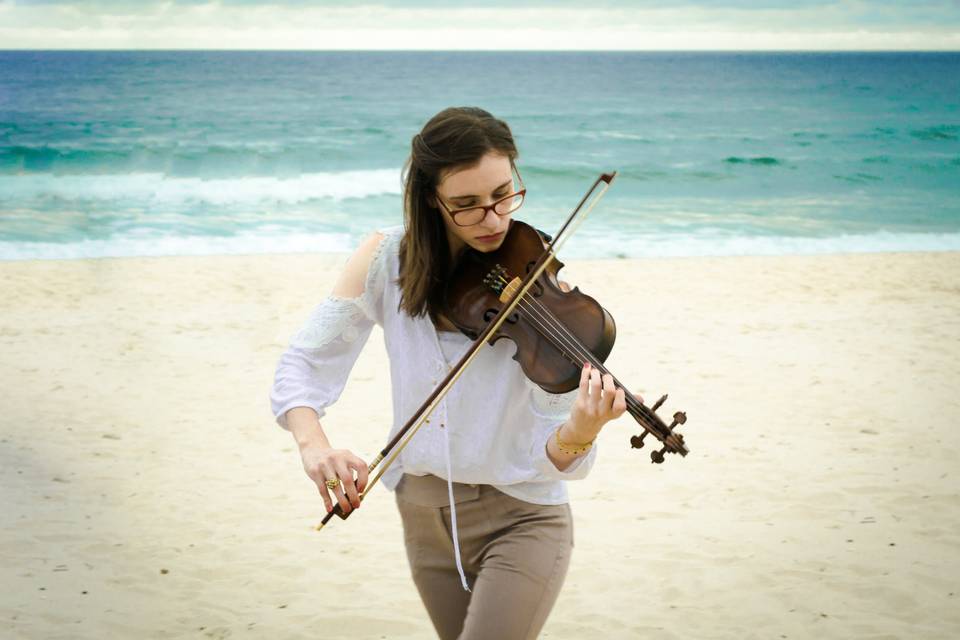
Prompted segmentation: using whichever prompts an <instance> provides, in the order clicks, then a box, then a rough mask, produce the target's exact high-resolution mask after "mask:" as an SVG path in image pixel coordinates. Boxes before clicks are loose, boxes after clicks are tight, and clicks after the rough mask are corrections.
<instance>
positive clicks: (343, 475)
mask: <svg viewBox="0 0 960 640" xmlns="http://www.w3.org/2000/svg"><path fill="white" fill-rule="evenodd" d="M337 477H339V478H340V487H341V488H342V489H343V492H344V493H345V494H346V496H347V499H348V500H349V501H350V504H351V505H353V508H354V509H356V508H358V507H359V506H360V498H359V496H357V487H356V486H355V485H354V484H353V471H352V470H351V469H350V468H349V467H348V466H347V463H346V461H345V460H343V461H340V464H338V465H337Z"/></svg>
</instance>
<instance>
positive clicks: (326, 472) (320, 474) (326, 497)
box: [313, 463, 333, 513]
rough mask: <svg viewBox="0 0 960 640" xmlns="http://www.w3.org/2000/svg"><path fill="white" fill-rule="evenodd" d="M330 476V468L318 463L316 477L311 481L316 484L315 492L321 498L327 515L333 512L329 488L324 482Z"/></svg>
mask: <svg viewBox="0 0 960 640" xmlns="http://www.w3.org/2000/svg"><path fill="white" fill-rule="evenodd" d="M331 474H332V471H331V469H330V467H329V466H328V465H326V464H324V463H320V465H319V469H318V470H317V475H316V477H314V479H313V481H314V482H316V483H317V490H318V491H319V492H320V496H321V497H322V498H323V506H324V507H326V509H327V513H330V512H331V511H333V500H332V499H331V498H330V488H329V487H327V485H326V483H325V482H324V480H325V479H326V478H329V477H330V476H331Z"/></svg>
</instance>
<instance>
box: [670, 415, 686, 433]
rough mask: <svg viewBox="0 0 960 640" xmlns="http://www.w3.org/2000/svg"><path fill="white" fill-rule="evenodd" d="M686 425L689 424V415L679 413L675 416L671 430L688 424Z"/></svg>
mask: <svg viewBox="0 0 960 640" xmlns="http://www.w3.org/2000/svg"><path fill="white" fill-rule="evenodd" d="M686 423H687V414H686V413H684V412H683V411H677V412H676V413H675V414H673V422H671V423H670V429H671V430H672V429H673V428H674V427H675V426H677V425H678V424H686Z"/></svg>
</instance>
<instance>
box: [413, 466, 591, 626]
mask: <svg viewBox="0 0 960 640" xmlns="http://www.w3.org/2000/svg"><path fill="white" fill-rule="evenodd" d="M453 491H454V503H455V504H456V508H457V529H458V531H459V540H460V554H461V559H462V562H463V569H464V573H465V574H466V576H467V584H468V585H469V586H470V589H471V591H470V592H467V591H464V590H463V587H462V586H461V584H460V575H459V573H457V567H456V564H455V561H454V550H453V539H452V537H451V525H450V507H449V500H448V494H447V482H446V480H443V479H441V478H438V477H436V476H432V475H427V476H413V475H409V474H405V475H404V476H403V479H402V480H401V481H400V484H399V485H398V486H397V490H396V500H397V507H398V508H399V510H400V517H401V520H402V521H403V536H404V542H405V544H406V548H407V560H408V561H409V563H410V571H411V573H412V574H413V581H414V583H415V584H416V586H417V590H418V591H419V592H420V598H421V599H422V600H423V604H424V605H425V606H426V608H427V612H428V613H429V614H430V619H431V620H432V621H433V626H434V627H435V628H436V630H437V634H438V635H439V636H440V638H442V639H443V640H453V639H455V638H458V639H460V640H479V639H487V638H490V639H495V640H513V639H518V640H520V639H527V638H536V637H537V635H538V634H539V633H540V629H541V628H542V627H543V624H544V622H546V620H547V616H548V615H549V614H550V610H551V609H552V608H553V603H554V602H555V601H556V599H557V595H558V594H559V593H560V587H561V586H562V585H563V579H564V577H565V576H566V574H567V567H568V566H569V564H570V554H571V552H572V550H573V519H572V517H571V514H570V505H568V504H561V505H539V504H531V503H529V502H524V501H523V500H518V499H516V498H513V497H510V496H508V495H507V494H505V493H503V492H501V491H498V490H497V489H494V488H493V487H491V486H490V485H466V484H459V483H454V485H453Z"/></svg>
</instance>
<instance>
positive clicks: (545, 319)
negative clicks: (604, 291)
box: [444, 220, 617, 393]
mask: <svg viewBox="0 0 960 640" xmlns="http://www.w3.org/2000/svg"><path fill="white" fill-rule="evenodd" d="M543 249H544V246H543V240H542V238H541V236H540V233H539V232H538V231H537V230H536V229H534V228H533V227H531V226H530V225H528V224H526V223H524V222H521V221H519V220H512V221H511V224H510V229H509V230H508V231H507V235H506V237H505V238H504V241H503V243H502V244H501V245H500V247H499V248H498V249H497V250H496V251H491V252H482V251H477V250H475V249H472V248H470V247H468V248H467V249H466V250H465V251H464V252H463V254H462V255H461V256H460V259H459V260H458V262H457V264H456V265H455V266H454V270H453V272H452V273H451V277H450V279H449V280H448V285H447V291H446V300H445V310H444V315H446V317H447V318H448V319H449V320H450V321H451V322H452V323H453V324H454V325H455V326H456V327H457V328H458V329H459V330H460V331H462V332H463V333H464V334H466V335H467V336H469V337H471V338H472V339H476V338H477V337H478V336H479V335H480V334H481V332H482V331H483V330H484V328H485V327H486V326H487V324H488V323H489V321H490V319H491V318H493V317H494V316H495V315H496V314H497V312H498V311H499V310H500V308H501V307H502V306H503V304H504V303H505V302H506V301H508V300H509V295H510V288H511V283H516V282H518V281H519V280H522V279H524V278H525V277H526V275H527V274H528V273H529V272H530V271H531V269H532V268H533V267H534V265H535V264H536V261H537V259H538V258H539V257H540V255H541V254H542V253H543ZM561 268H563V263H562V262H560V261H559V260H557V259H554V260H553V261H552V262H551V264H550V265H549V266H548V267H547V269H546V270H544V272H543V273H541V274H540V277H539V278H538V279H537V281H536V282H535V283H534V284H533V287H532V288H531V289H530V291H529V292H528V294H527V297H526V299H525V300H524V301H523V302H521V304H520V306H518V310H516V311H514V313H512V314H511V315H510V316H509V317H508V318H507V319H506V321H505V322H504V323H503V324H502V325H500V328H499V329H498V330H497V331H496V332H495V333H494V334H493V335H492V336H491V337H490V338H489V339H488V341H489V343H490V344H491V345H492V344H494V343H496V342H497V341H498V340H501V339H503V338H509V339H510V340H512V341H513V342H514V343H515V344H516V345H517V351H516V353H515V354H514V356H513V359H514V360H516V361H517V362H518V363H519V364H520V367H521V368H522V369H523V372H524V374H526V376H527V377H528V378H529V379H530V380H531V381H533V382H534V383H536V384H538V385H539V386H540V387H541V388H542V389H543V390H544V391H547V392H549V393H567V392H569V391H572V390H574V389H576V388H577V386H578V385H579V383H580V372H581V370H582V369H583V364H584V360H583V358H577V357H573V356H572V355H571V352H572V353H578V352H583V351H589V352H590V353H592V354H593V357H594V358H596V359H597V360H599V361H600V362H604V361H606V359H607V356H609V355H610V351H611V350H612V349H613V344H614V341H615V340H616V337H617V330H616V324H615V323H614V320H613V316H611V315H610V313H609V312H608V311H607V310H606V309H604V308H603V307H602V306H601V305H600V303H599V302H597V301H596V300H595V299H593V298H592V297H590V296H588V295H587V294H585V293H583V292H582V291H580V290H579V288H577V287H574V288H573V289H572V290H571V291H563V290H562V289H561V288H560V284H559V281H558V279H557V273H558V272H559V271H560V269H561ZM574 346H575V347H576V348H574Z"/></svg>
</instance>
